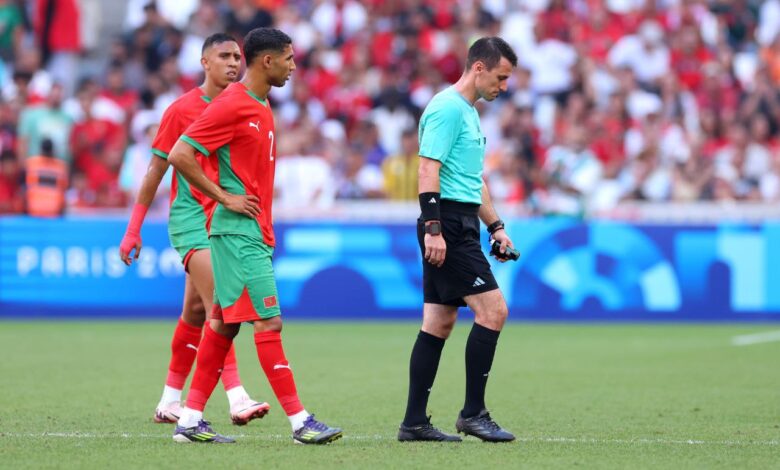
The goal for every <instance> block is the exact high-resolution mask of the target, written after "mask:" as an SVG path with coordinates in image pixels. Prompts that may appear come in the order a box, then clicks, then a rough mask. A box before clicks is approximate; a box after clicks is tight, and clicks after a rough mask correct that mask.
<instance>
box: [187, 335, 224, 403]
mask: <svg viewBox="0 0 780 470" xmlns="http://www.w3.org/2000/svg"><path fill="white" fill-rule="evenodd" d="M204 330H205V332H204V334H203V341H201V343H200V348H199V350H198V364H197V365H196V367H195V374H194V375H193V377H192V385H190V393H189V394H188V395H187V408H190V409H193V410H196V411H201V412H202V411H203V409H204V408H205V407H206V402H207V401H208V400H209V397H210V396H211V393H212V392H213V391H214V388H215V387H216V386H217V382H218V381H219V376H220V374H221V373H222V367H223V366H224V364H225V356H227V353H228V351H229V350H230V347H231V346H232V345H233V338H226V337H224V336H222V335H220V334H218V333H217V332H216V331H214V330H212V329H211V327H206V328H204Z"/></svg>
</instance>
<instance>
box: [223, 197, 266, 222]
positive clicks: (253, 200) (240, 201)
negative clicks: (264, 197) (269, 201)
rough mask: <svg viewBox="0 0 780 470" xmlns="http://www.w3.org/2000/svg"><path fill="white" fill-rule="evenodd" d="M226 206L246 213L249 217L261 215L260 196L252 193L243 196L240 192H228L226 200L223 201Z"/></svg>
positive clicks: (240, 212) (234, 210)
mask: <svg viewBox="0 0 780 470" xmlns="http://www.w3.org/2000/svg"><path fill="white" fill-rule="evenodd" d="M222 205H223V206H225V208H227V209H229V210H231V211H233V212H238V213H239V214H244V215H245V216H247V217H251V218H253V219H255V218H257V216H258V215H260V211H261V210H260V198H258V197H257V196H253V195H251V194H249V195H246V196H242V195H238V194H228V196H227V198H226V199H225V201H224V202H223V203H222Z"/></svg>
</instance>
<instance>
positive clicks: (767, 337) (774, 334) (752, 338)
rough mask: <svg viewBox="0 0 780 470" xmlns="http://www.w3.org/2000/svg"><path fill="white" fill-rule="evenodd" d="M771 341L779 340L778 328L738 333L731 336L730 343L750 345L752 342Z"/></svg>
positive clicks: (779, 331)
mask: <svg viewBox="0 0 780 470" xmlns="http://www.w3.org/2000/svg"><path fill="white" fill-rule="evenodd" d="M773 341H780V330H775V331H764V332H762V333H753V334H750V335H740V336H735V337H733V338H731V344H733V345H734V346H750V345H752V344H760V343H771V342H773Z"/></svg>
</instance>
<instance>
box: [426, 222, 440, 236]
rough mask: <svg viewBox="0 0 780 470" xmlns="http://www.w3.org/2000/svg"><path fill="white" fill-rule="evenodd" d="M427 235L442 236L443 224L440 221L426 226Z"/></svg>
mask: <svg viewBox="0 0 780 470" xmlns="http://www.w3.org/2000/svg"><path fill="white" fill-rule="evenodd" d="M425 233H427V234H430V235H441V222H439V221H438V220H436V221H433V222H428V223H426V224H425Z"/></svg>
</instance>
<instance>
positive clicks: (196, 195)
mask: <svg viewBox="0 0 780 470" xmlns="http://www.w3.org/2000/svg"><path fill="white" fill-rule="evenodd" d="M210 102H211V99H210V98H209V97H208V96H205V95H204V94H203V90H201V89H200V88H199V87H195V88H193V89H192V90H190V91H188V92H187V93H185V94H183V95H181V96H180V97H179V98H178V99H177V100H176V101H174V102H173V103H171V105H170V106H168V109H166V110H165V113H164V114H163V118H162V122H161V123H160V129H159V130H158V131H157V136H156V137H155V138H154V142H152V153H153V154H155V155H157V156H158V157H161V158H164V159H166V160H167V159H168V153H169V152H170V151H171V149H172V148H173V145H174V144H175V143H176V141H177V140H179V137H180V136H181V135H182V134H183V133H184V131H185V130H186V129H187V128H188V127H189V126H190V124H192V123H193V122H194V121H195V120H196V119H197V118H198V116H200V115H201V114H203V110H205V109H206V106H208V104H209V103H210ZM197 158H198V163H200V166H201V168H203V171H204V172H205V173H206V176H207V177H208V178H209V179H210V180H211V181H214V182H216V181H217V177H218V169H217V167H216V166H215V165H212V164H211V162H209V160H208V159H207V158H206V157H204V156H202V155H199V154H198V155H197ZM215 206H216V202H214V201H213V200H212V199H210V198H208V197H206V196H205V195H203V193H201V192H200V191H199V190H198V189H197V188H194V187H192V186H190V184H189V182H188V181H187V180H186V179H184V177H182V176H181V175H179V174H178V173H177V172H176V171H174V172H173V176H172V177H171V214H170V217H169V219H168V231H169V232H170V233H175V234H179V233H183V232H188V231H190V230H195V229H202V228H203V227H205V226H206V222H207V217H208V214H211V212H213V211H214V207H215Z"/></svg>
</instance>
